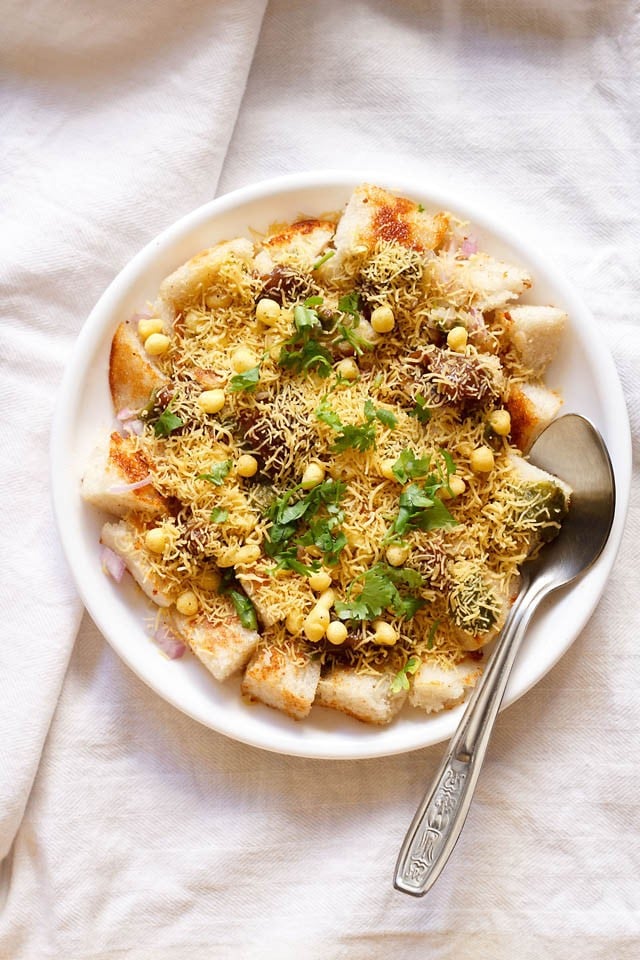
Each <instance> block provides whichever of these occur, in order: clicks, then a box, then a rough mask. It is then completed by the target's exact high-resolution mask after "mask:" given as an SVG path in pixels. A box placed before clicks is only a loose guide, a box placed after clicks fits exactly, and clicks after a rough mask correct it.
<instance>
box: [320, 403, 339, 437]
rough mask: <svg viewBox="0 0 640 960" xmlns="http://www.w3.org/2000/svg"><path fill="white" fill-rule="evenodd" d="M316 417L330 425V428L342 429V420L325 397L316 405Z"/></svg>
mask: <svg viewBox="0 0 640 960" xmlns="http://www.w3.org/2000/svg"><path fill="white" fill-rule="evenodd" d="M316 417H317V419H318V420H321V421H322V422H323V423H326V424H327V426H329V427H331V429H332V430H336V431H337V430H342V420H341V419H340V417H339V416H338V414H337V413H336V412H335V410H334V409H333V408H332V407H331V406H330V405H329V402H328V400H327V398H326V397H323V398H322V400H321V401H320V403H319V404H318V406H317V407H316Z"/></svg>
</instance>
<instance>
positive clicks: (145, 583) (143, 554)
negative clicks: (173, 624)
mask: <svg viewBox="0 0 640 960" xmlns="http://www.w3.org/2000/svg"><path fill="white" fill-rule="evenodd" d="M142 537H143V533H142V532H141V530H139V529H138V528H137V527H135V526H134V525H133V524H132V523H130V522H129V521H127V520H120V521H119V522H118V523H105V525H104V526H103V528H102V534H101V536H100V543H102V544H104V546H105V547H109V548H110V549H111V550H113V552H114V553H115V554H117V555H118V556H119V557H121V558H122V560H123V561H124V564H125V566H126V568H127V570H128V571H129V573H130V574H131V576H132V577H133V579H134V580H135V581H136V583H137V584H138V585H139V586H140V587H141V589H142V590H143V592H144V593H146V595H147V596H148V597H149V599H150V600H153V602H154V603H155V604H157V605H158V606H159V607H169V606H171V604H172V603H173V599H174V597H173V593H174V591H173V590H172V587H171V585H170V584H169V583H167V582H166V581H165V580H164V578H163V577H161V576H159V574H158V573H157V572H156V571H155V570H154V568H153V565H152V563H151V560H150V559H149V555H148V553H147V551H146V550H145V548H144V543H143V539H142Z"/></svg>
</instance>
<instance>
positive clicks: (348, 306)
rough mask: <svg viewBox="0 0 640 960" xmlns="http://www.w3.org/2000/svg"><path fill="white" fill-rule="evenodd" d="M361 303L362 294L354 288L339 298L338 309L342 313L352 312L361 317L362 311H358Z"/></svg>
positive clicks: (353, 314)
mask: <svg viewBox="0 0 640 960" xmlns="http://www.w3.org/2000/svg"><path fill="white" fill-rule="evenodd" d="M359 305H360V294H359V293H358V292H357V291H356V290H354V291H353V292H352V293H347V294H346V296H344V297H340V299H339V300H338V310H339V311H340V313H350V314H351V315H352V316H354V317H358V319H359V318H360V313H359V311H358V308H359Z"/></svg>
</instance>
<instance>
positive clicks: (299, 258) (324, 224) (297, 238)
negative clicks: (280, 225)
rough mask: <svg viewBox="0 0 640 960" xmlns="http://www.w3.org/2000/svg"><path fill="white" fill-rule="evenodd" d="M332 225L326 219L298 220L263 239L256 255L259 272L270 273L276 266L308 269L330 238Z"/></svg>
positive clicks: (333, 229)
mask: <svg viewBox="0 0 640 960" xmlns="http://www.w3.org/2000/svg"><path fill="white" fill-rule="evenodd" d="M335 229H336V225H335V223H332V222H331V221H330V220H298V221H297V222H296V223H292V224H291V226H289V227H287V228H286V229H284V230H282V231H280V232H278V233H275V234H273V235H272V236H269V237H267V238H266V239H265V240H264V241H263V243H262V249H261V250H260V251H259V253H258V254H257V256H256V266H257V267H258V269H259V270H260V272H261V273H271V271H272V270H273V268H274V266H275V265H276V264H286V265H289V266H292V267H295V268H297V269H299V270H304V271H308V270H311V268H312V267H313V265H314V263H316V261H317V260H318V259H319V258H320V257H321V256H322V252H323V251H324V249H325V247H326V246H327V244H328V243H329V241H330V240H331V239H332V238H333V235H334V233H335Z"/></svg>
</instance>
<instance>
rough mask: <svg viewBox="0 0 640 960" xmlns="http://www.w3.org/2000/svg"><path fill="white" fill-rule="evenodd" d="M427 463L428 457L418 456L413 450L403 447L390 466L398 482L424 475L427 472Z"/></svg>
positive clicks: (428, 462) (428, 461)
mask: <svg viewBox="0 0 640 960" xmlns="http://www.w3.org/2000/svg"><path fill="white" fill-rule="evenodd" d="M429 464H430V458H429V457H418V455H417V454H415V453H414V452H413V450H411V449H410V448H409V447H405V448H404V450H403V451H402V453H401V454H400V456H399V457H398V459H397V460H396V462H395V463H394V465H393V467H392V470H393V475H394V477H395V478H396V480H399V481H400V483H407V482H408V481H409V480H416V479H417V478H418V477H426V476H427V474H428V473H429Z"/></svg>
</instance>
